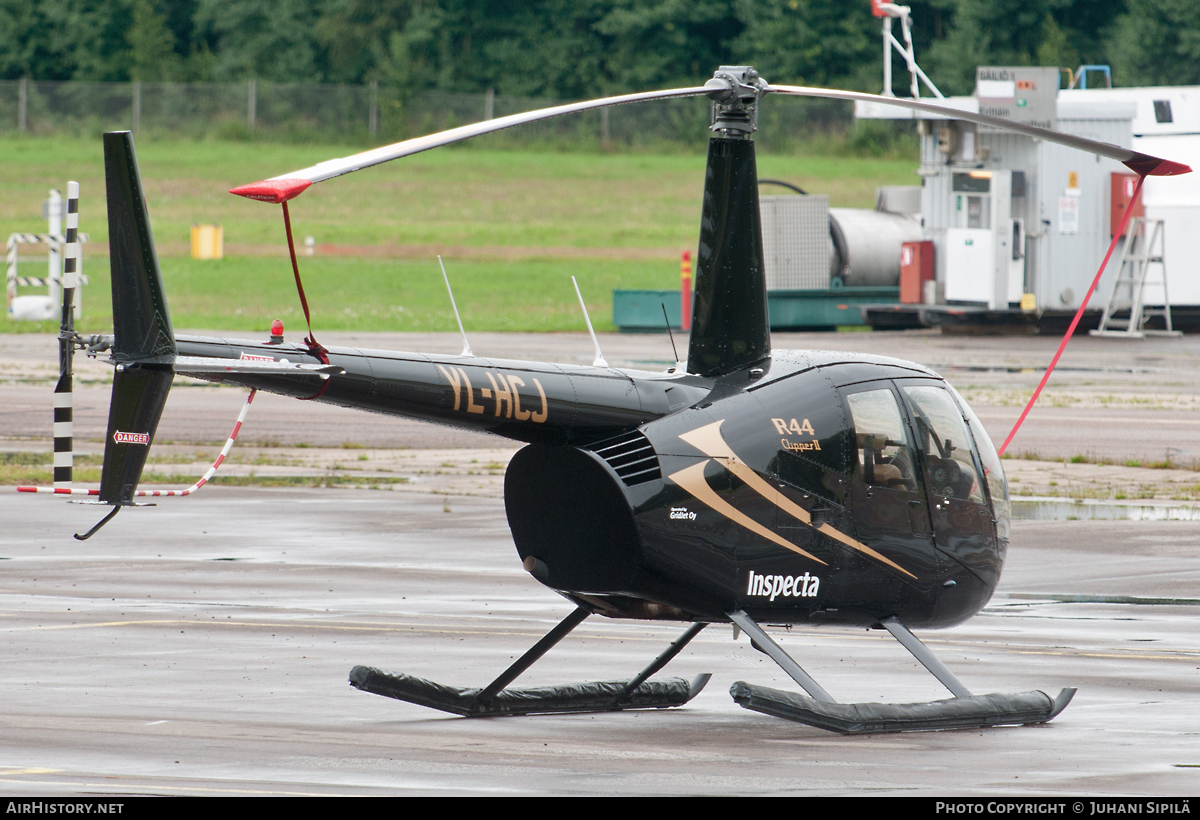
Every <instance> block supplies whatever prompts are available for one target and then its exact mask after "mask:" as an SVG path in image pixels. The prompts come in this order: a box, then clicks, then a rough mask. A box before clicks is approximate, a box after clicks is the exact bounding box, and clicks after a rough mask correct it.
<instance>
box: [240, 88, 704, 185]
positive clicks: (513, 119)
mask: <svg viewBox="0 0 1200 820" xmlns="http://www.w3.org/2000/svg"><path fill="white" fill-rule="evenodd" d="M708 91H711V89H706V88H703V87H699V86H698V87H695V88H671V89H667V90H665V91H645V92H642V93H639V94H622V95H620V96H617V97H602V98H601V99H598V100H588V101H586V102H578V103H570V104H568V105H557V106H554V107H553V108H542V109H539V110H537V111H526V112H524V113H521V114H510V115H509V116H507V117H499V118H497V119H494V120H485V121H483V122H477V123H472V124H471V125H463V126H460V127H458V128H452V129H450V130H449V131H441V132H439V133H437V134H428V135H426V136H424V137H416V138H414V139H410V140H405V141H404V142H397V143H394V144H392V145H385V146H383V147H382V148H374V149H372V150H370V151H363V152H362V153H361V154H353V155H351V156H348V157H342V158H340V159H331V160H327V161H325V162H320V163H317V164H316V165H313V166H311V167H309V168H302V169H301V170H299V171H293V172H292V173H290V174H281V175H280V176H277V177H271V178H270V179H267V180H263V181H262V182H255V183H252V184H250V185H243V186H241V187H239V188H234V189H233V190H231V191H230V192H229V193H231V194H237V195H238V196H244V197H247V198H249V199H257V200H260V201H262V202H285V201H287V200H289V199H292V198H293V197H296V196H299V195H300V194H302V193H303V192H304V191H305V189H307V188H308V187H309V186H310V185H312V184H313V183H314V182H324V181H325V180H327V179H333V178H334V177H340V176H342V175H343V174H349V173H353V172H354V171H361V170H362V169H364V168H370V167H371V166H373V165H379V164H381V163H384V162H390V161H391V160H394V159H399V158H400V157H407V156H410V155H412V154H416V153H420V152H421V151H428V150H429V149H430V148H439V147H441V146H443V145H450V144H451V143H455V142H460V141H462V140H465V139H470V138H471V137H478V136H481V135H483V134H490V133H492V132H493V131H502V130H504V129H505V128H512V127H513V126H514V125H524V124H525V123H530V122H537V121H538V120H547V119H551V118H552V117H561V116H563V115H564V114H574V113H576V112H578V111H588V110H590V109H593V108H604V107H606V106H609V105H624V104H626V103H635V102H643V101H646V100H663V99H668V98H671V97H698V96H700V95H701V94H705V93H707V92H708Z"/></svg>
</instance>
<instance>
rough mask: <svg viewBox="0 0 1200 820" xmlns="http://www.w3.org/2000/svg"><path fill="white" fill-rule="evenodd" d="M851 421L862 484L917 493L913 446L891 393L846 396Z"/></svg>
mask: <svg viewBox="0 0 1200 820" xmlns="http://www.w3.org/2000/svg"><path fill="white" fill-rule="evenodd" d="M846 406H847V407H848V408H849V410H850V416H851V418H852V419H853V422H854V431H855V435H856V445H855V446H856V451H857V453H858V471H859V474H860V475H861V476H862V480H863V483H865V484H868V485H871V486H876V487H889V488H891V489H895V490H909V491H916V490H917V478H916V473H915V471H914V468H913V455H912V443H911V441H910V439H909V436H908V431H907V430H906V429H905V424H904V420H903V417H902V416H901V415H900V407H899V405H897V403H896V397H895V395H894V394H893V393H892V391H891V390H887V389H883V390H868V391H866V392H863V393H851V394H849V395H848V396H846Z"/></svg>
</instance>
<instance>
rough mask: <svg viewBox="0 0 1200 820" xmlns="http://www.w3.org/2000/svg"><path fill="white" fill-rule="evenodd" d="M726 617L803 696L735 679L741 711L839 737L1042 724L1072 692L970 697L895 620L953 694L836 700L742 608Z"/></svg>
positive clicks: (895, 630) (896, 631)
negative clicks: (916, 699) (908, 699)
mask: <svg viewBox="0 0 1200 820" xmlns="http://www.w3.org/2000/svg"><path fill="white" fill-rule="evenodd" d="M729 617H730V619H731V620H732V621H733V622H734V623H735V624H737V625H738V627H740V628H741V630H742V631H743V632H745V633H746V634H747V635H749V636H750V638H751V639H752V640H753V641H754V644H755V645H756V646H757V647H758V648H759V649H761V650H762V651H763V652H765V653H766V654H767V655H769V656H770V657H771V659H772V660H774V661H775V662H776V663H778V664H779V666H780V667H781V668H782V669H783V671H785V672H787V673H788V676H789V677H791V678H792V680H794V681H796V683H798V684H800V686H801V688H803V689H804V690H805V691H806V692H808V694H809V697H805V696H804V695H801V694H797V693H793V692H783V691H780V690H778V689H769V688H767V687H765V686H754V685H752V684H749V683H745V682H743V681H738V682H737V683H735V684H734V685H733V686H732V687H731V688H730V690H729V694H730V695H732V696H733V699H734V700H735V701H736V702H737V703H738V705H739V706H742V707H743V708H746V709H751V710H753V711H755V712H762V713H763V714H766V715H772V716H774V717H780V718H784V719H785V720H794V721H796V722H797V723H804V724H807V725H809V726H815V727H817V728H818V729H826V730H828V731H831V732H838V733H839V734H844V735H854V734H883V733H887V732H920V731H931V730H939V729H982V728H987V727H990V726H1011V725H1017V724H1030V723H1046V722H1047V721H1049V720H1052V719H1053V718H1054V717H1055V716H1057V715H1058V713H1059V712H1061V711H1062V710H1063V709H1065V708H1067V704H1068V703H1070V702H1071V698H1072V697H1074V696H1075V690H1074V689H1063V690H1062V691H1061V692H1060V693H1059V694H1058V697H1056V698H1052V697H1050V696H1049V695H1047V694H1046V693H1045V692H1021V693H1019V694H991V695H972V694H971V693H970V691H968V689H967V688H966V687H965V686H963V685H962V683H961V682H960V681H959V680H958V678H956V677H954V675H953V673H951V672H950V670H949V669H947V668H946V667H945V666H944V665H943V664H942V662H941V661H939V660H938V659H937V658H936V657H935V656H934V655H933V653H932V652H930V651H929V648H928V647H926V646H925V645H924V644H923V643H921V642H920V641H919V640H917V637H916V636H915V635H913V634H912V633H911V632H909V631H908V628H907V627H905V626H904V625H903V624H902V623H900V622H899V621H898V620H896V619H895V618H887V619H884V620H883V621H882V623H883V626H884V627H885V628H886V629H887V630H888V632H890V633H891V634H892V635H893V636H894V637H895V638H896V639H897V640H898V641H900V643H901V644H903V646H904V648H905V649H907V650H908V651H909V652H911V653H912V654H913V657H915V658H916V659H917V660H918V661H920V662H921V664H922V665H923V666H924V667H925V668H926V669H928V670H929V671H930V672H931V673H932V674H933V675H934V676H935V677H936V678H937V679H938V680H939V681H941V682H942V684H943V685H944V686H945V687H946V688H947V689H949V690H950V692H951V693H952V694H953V695H954V697H953V698H950V699H948V700H935V701H929V702H927V703H838V702H837V701H835V700H834V699H833V698H832V697H830V695H829V693H828V692H826V691H825V690H824V689H822V688H821V686H820V684H818V683H817V682H816V681H815V680H813V679H812V678H811V677H810V676H809V675H808V673H806V672H805V671H804V670H803V669H802V668H800V665H799V664H797V663H796V661H795V660H793V659H792V657H791V656H790V655H788V654H787V653H786V652H785V651H784V650H783V647H781V646H779V644H777V643H775V641H773V640H772V639H771V637H770V636H769V635H768V634H767V633H766V632H764V631H763V629H762V628H761V627H760V626H759V625H758V624H757V623H755V622H754V620H753V619H751V618H750V616H749V615H747V614H746V613H745V612H741V611H739V612H733V613H730V616H729Z"/></svg>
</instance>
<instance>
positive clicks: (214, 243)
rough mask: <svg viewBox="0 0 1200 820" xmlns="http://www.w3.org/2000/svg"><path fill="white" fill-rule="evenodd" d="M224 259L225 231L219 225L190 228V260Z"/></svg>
mask: <svg viewBox="0 0 1200 820" xmlns="http://www.w3.org/2000/svg"><path fill="white" fill-rule="evenodd" d="M224 257H225V229H224V228H222V227H221V226H220V225H193V226H192V258H193V259H223V258H224Z"/></svg>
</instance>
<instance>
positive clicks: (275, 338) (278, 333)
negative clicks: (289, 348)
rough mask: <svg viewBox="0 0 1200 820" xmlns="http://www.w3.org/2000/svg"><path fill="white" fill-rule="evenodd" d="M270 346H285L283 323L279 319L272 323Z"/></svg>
mask: <svg viewBox="0 0 1200 820" xmlns="http://www.w3.org/2000/svg"><path fill="white" fill-rule="evenodd" d="M268 344H273V345H278V344H283V322H281V321H279V320H278V319H276V320H275V321H273V322H271V341H270V342H268Z"/></svg>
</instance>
